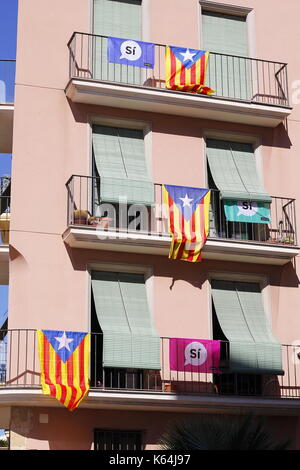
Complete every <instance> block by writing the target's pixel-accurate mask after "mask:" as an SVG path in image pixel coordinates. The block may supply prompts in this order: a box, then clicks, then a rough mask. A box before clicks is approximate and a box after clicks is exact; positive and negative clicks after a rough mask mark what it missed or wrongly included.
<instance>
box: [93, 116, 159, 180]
mask: <svg viewBox="0 0 300 470" xmlns="http://www.w3.org/2000/svg"><path fill="white" fill-rule="evenodd" d="M88 123H89V152H88V155H89V173H88V174H89V175H90V176H93V163H94V162H93V125H99V126H107V127H119V128H123V129H136V130H142V131H143V137H144V139H143V140H144V151H145V161H146V166H147V169H148V172H149V175H150V178H151V180H152V182H153V184H154V178H153V163H152V162H153V160H152V123H151V122H150V121H136V120H133V119H127V118H122V117H120V118H119V117H114V116H106V115H90V116H89V117H88Z"/></svg>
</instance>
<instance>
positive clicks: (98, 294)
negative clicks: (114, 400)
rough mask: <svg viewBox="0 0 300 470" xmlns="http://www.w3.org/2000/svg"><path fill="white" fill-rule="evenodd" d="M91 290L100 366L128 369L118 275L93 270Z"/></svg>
mask: <svg viewBox="0 0 300 470" xmlns="http://www.w3.org/2000/svg"><path fill="white" fill-rule="evenodd" d="M92 289H93V294H94V300H95V307H96V313H97V317H98V321H99V324H100V326H101V329H102V332H103V366H104V367H131V364H132V345H131V331H130V328H129V323H128V320H127V317H126V314H125V309H124V305H123V302H122V297H121V295H120V288H119V283H118V275H117V274H116V273H110V272H95V271H94V272H93V273H92Z"/></svg>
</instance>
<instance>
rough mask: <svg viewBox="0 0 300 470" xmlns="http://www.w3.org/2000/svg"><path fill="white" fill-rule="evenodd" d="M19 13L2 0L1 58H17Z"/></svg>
mask: <svg viewBox="0 0 300 470" xmlns="http://www.w3.org/2000/svg"><path fill="white" fill-rule="evenodd" d="M17 14H18V0H0V59H15V58H16V42H17ZM0 67H1V63H0ZM10 174H11V155H10V154H0V176H3V175H10ZM7 290H8V289H7V286H1V285H0V327H1V326H2V319H3V318H4V316H5V314H6V312H7Z"/></svg>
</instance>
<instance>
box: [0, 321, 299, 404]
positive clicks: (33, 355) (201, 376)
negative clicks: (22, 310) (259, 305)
mask: <svg viewBox="0 0 300 470" xmlns="http://www.w3.org/2000/svg"><path fill="white" fill-rule="evenodd" d="M102 343H103V342H102V334H100V333H91V353H90V387H91V389H95V390H101V391H105V390H120V391H126V392H130V391H138V390H143V391H151V392H159V393H176V394H178V395H180V394H182V393H184V394H196V395H204V396H205V395H206V396H207V395H214V396H220V397H222V396H224V395H228V396H230V395H231V396H248V397H264V398H274V399H275V398H276V399H280V398H282V399H283V398H294V399H299V398H300V359H299V357H300V345H282V346H281V352H282V371H283V375H275V374H274V375H273V374H258V373H257V372H256V373H255V374H248V375H246V374H238V373H229V371H228V365H229V362H228V360H229V359H228V358H229V357H230V354H228V351H229V350H230V343H228V342H227V341H221V365H220V368H219V369H220V371H221V373H213V372H188V371H175V370H171V369H170V338H167V337H163V338H161V340H160V357H161V369H160V370H144V369H125V368H124V369H117V368H108V367H105V368H104V367H103V363H102V356H103V353H102ZM222 350H223V353H222ZM224 352H225V353H224ZM222 357H223V359H222ZM40 386H41V384H40V364H39V358H38V348H37V338H36V330H34V329H26V330H25V329H11V330H1V331H0V388H10V387H11V388H15V387H20V388H26V387H30V388H38V387H40Z"/></svg>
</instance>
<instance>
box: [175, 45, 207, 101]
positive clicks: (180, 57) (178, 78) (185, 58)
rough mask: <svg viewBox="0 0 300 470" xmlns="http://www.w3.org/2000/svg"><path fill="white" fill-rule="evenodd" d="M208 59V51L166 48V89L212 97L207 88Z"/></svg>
mask: <svg viewBox="0 0 300 470" xmlns="http://www.w3.org/2000/svg"><path fill="white" fill-rule="evenodd" d="M208 58H209V52H207V51H202V50H198V49H187V48H186V47H174V46H166V88H169V89H171V90H178V91H190V92H192V93H199V94H202V95H212V94H213V93H214V92H215V90H212V89H211V88H209V87H207V86H205V79H206V69H207V64H208Z"/></svg>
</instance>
